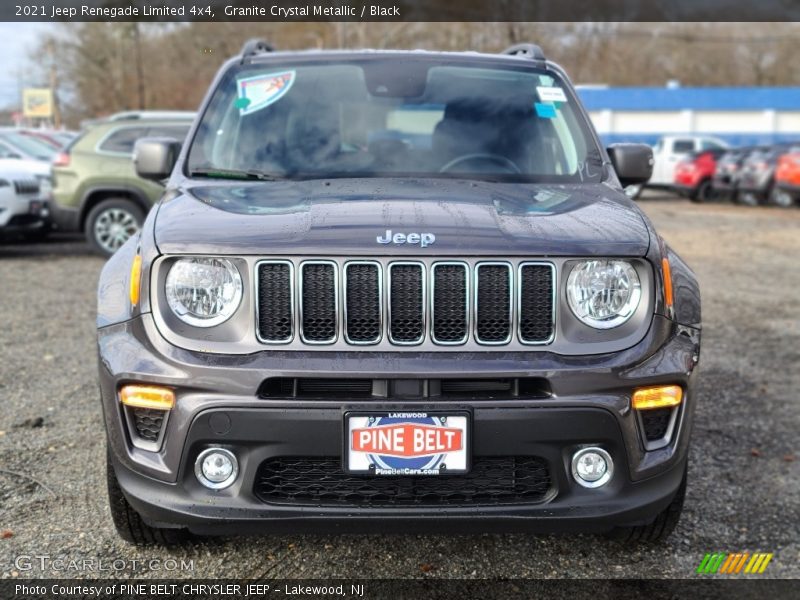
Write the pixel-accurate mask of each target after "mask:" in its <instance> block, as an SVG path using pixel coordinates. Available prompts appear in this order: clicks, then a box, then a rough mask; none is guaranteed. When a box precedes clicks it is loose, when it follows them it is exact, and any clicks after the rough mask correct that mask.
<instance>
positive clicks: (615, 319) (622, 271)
mask: <svg viewBox="0 0 800 600" xmlns="http://www.w3.org/2000/svg"><path fill="white" fill-rule="evenodd" d="M641 298H642V286H641V283H640V282H639V276H638V275H637V274H636V270H635V269H634V268H633V265H631V263H629V262H627V261H624V260H587V261H585V262H582V263H579V264H577V265H575V267H573V269H572V272H571V273H570V274H569V279H567V301H568V303H569V307H570V309H572V312H573V313H574V314H575V316H576V317H578V319H580V320H581V321H582V322H583V323H586V324H587V325H589V326H590V327H594V328H595V329H611V328H612V327H618V326H620V325H622V324H623V323H624V322H625V321H627V320H628V319H630V318H631V315H633V313H634V312H635V311H636V308H637V307H638V306H639V300H641Z"/></svg>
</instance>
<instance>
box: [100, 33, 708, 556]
mask: <svg viewBox="0 0 800 600" xmlns="http://www.w3.org/2000/svg"><path fill="white" fill-rule="evenodd" d="M135 161H136V165H137V170H138V173H139V174H140V175H141V176H144V177H149V178H151V179H156V180H158V179H163V178H167V177H169V182H168V184H167V188H166V191H165V194H164V196H163V198H162V199H161V201H160V202H159V204H158V205H157V207H156V208H155V209H154V210H153V211H151V212H150V214H149V216H148V217H147V219H146V222H145V223H144V226H143V228H142V230H141V233H140V234H139V235H138V236H137V237H136V238H134V239H132V240H131V241H130V242H128V243H127V244H126V245H125V246H123V248H122V249H121V250H120V251H119V252H117V253H116V254H115V255H114V256H113V257H112V258H111V259H110V260H109V262H108V263H107V264H106V266H105V268H104V270H103V273H102V276H101V279H100V285H99V308H98V343H99V354H100V382H101V390H102V398H103V407H104V414H105V424H106V428H107V432H108V449H109V451H108V461H109V465H108V483H109V494H110V501H111V506H112V514H113V517H114V521H115V524H116V526H117V528H118V530H119V532H120V534H121V535H122V536H123V537H125V538H127V539H128V540H131V541H135V542H149V541H155V542H170V541H174V540H179V539H182V538H183V537H185V536H187V535H188V534H189V533H196V534H213V533H232V532H249V531H258V530H262V531H268V532H272V531H286V530H289V531H298V530H301V529H303V528H305V529H311V530H313V531H321V530H325V529H333V530H339V531H345V530H359V531H363V530H370V529H371V530H378V531H391V530H399V531H409V530H413V529H415V528H416V529H421V530H424V531H436V530H440V529H448V530H450V531H466V530H473V531H474V530H484V531H485V530H494V531H498V530H500V531H521V530H533V531H550V530H565V529H566V530H575V531H596V532H610V531H614V532H617V533H620V534H621V535H622V536H626V537H627V538H635V539H657V538H660V537H663V536H665V535H667V534H668V533H669V532H670V531H671V529H672V528H673V527H674V526H675V523H676V522H677V518H678V515H679V514H680V510H681V506H682V502H683V497H684V492H685V485H686V464H687V454H688V444H689V436H690V430H691V424H692V414H693V411H694V405H695V402H696V398H695V396H694V393H693V381H694V378H695V367H696V364H697V361H698V357H699V344H700V299H699V291H698V286H697V283H696V280H695V278H694V276H693V274H692V272H691V271H690V270H689V269H688V267H687V266H686V265H685V264H684V263H683V262H682V261H681V259H680V258H678V256H677V255H676V254H675V253H674V252H673V251H672V250H671V249H670V248H669V246H668V245H666V243H665V242H664V241H663V240H662V239H661V238H660V237H659V236H658V235H657V234H656V232H655V231H654V229H653V226H652V224H651V223H650V221H649V220H648V219H647V218H646V217H645V216H644V215H643V214H642V212H641V211H640V210H639V209H638V208H637V207H636V206H635V205H634V204H633V203H632V202H631V201H630V200H628V199H627V198H626V196H625V194H624V193H623V191H622V190H623V187H622V186H624V185H626V184H631V183H637V182H642V181H645V180H646V179H647V177H649V174H650V171H651V169H652V155H651V153H650V150H649V149H648V148H647V147H642V146H636V145H618V146H612V147H611V148H609V149H608V150H605V149H603V148H602V147H601V146H600V144H599V142H598V138H597V135H596V134H595V132H594V130H593V129H592V126H591V125H590V123H589V120H588V118H587V115H586V112H585V111H584V109H583V107H582V106H581V104H580V101H579V100H578V98H577V96H576V94H575V92H574V89H573V87H572V85H571V84H570V82H569V81H568V79H567V77H566V75H565V74H564V73H563V72H562V71H561V69H560V68H559V67H558V66H557V65H555V64H553V63H551V62H549V61H547V60H546V59H545V58H544V56H543V55H542V54H541V51H540V50H539V49H538V48H537V47H536V46H533V45H524V46H520V47H515V48H512V49H509V51H507V52H506V53H503V54H500V55H487V54H476V53H464V54H459V53H433V52H295V53H281V52H272V51H270V49H269V48H268V47H267V46H266V45H264V44H260V43H250V44H248V45H247V46H245V49H244V51H243V53H242V55H241V56H238V57H236V58H235V59H233V60H231V61H230V62H228V63H226V64H225V65H224V66H223V68H222V70H221V71H220V73H219V75H218V76H217V78H216V80H215V82H214V83H213V86H212V88H211V91H210V93H209V95H208V97H207V98H206V100H205V101H204V104H203V106H202V108H201V111H200V113H199V116H198V119H197V121H196V122H195V124H194V125H193V127H192V131H191V132H190V134H189V138H188V140H187V142H186V143H185V144H184V145H183V146H182V147H181V145H180V144H179V143H177V142H176V141H175V140H170V139H167V138H151V139H146V140H142V141H140V142H139V143H138V144H137V148H136V151H135Z"/></svg>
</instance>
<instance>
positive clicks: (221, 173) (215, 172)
mask: <svg viewBox="0 0 800 600" xmlns="http://www.w3.org/2000/svg"><path fill="white" fill-rule="evenodd" d="M189 175H190V176H191V177H208V178H211V179H246V180H250V181H280V180H283V179H285V177H281V176H280V175H275V174H273V173H266V172H264V171H258V170H256V169H250V170H247V171H239V170H236V169H211V168H205V169H195V170H194V171H191V172H190V173H189Z"/></svg>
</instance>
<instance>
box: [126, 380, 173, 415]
mask: <svg viewBox="0 0 800 600" xmlns="http://www.w3.org/2000/svg"><path fill="white" fill-rule="evenodd" d="M119 399H120V402H122V403H123V404H124V405H125V406H134V407H136V408H154V409H156V410H170V409H171V408H172V407H173V406H175V392H173V391H172V390H171V389H169V388H165V387H161V386H157V385H124V386H122V388H120V390H119Z"/></svg>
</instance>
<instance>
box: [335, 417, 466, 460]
mask: <svg viewBox="0 0 800 600" xmlns="http://www.w3.org/2000/svg"><path fill="white" fill-rule="evenodd" d="M345 432H346V435H347V439H346V440H345V470H346V471H347V472H348V473H354V474H361V475H446V474H455V473H466V472H467V471H469V467H470V454H469V443H470V441H471V440H469V414H468V413H465V412H447V413H442V412H435V413H428V412H381V413H347V414H346V415H345Z"/></svg>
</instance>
